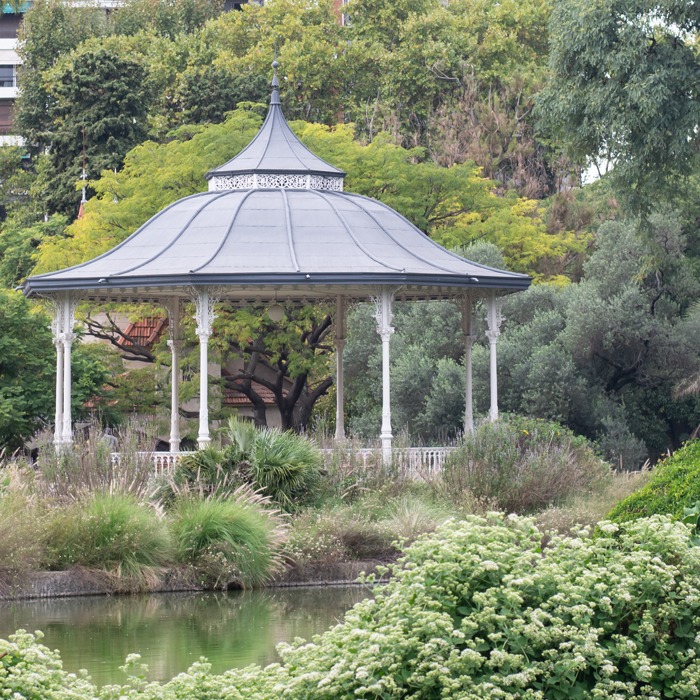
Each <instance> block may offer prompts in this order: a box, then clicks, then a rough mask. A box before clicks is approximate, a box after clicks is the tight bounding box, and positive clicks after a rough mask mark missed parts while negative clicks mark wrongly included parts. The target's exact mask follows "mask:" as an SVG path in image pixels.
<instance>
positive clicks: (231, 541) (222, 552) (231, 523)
mask: <svg viewBox="0 0 700 700" xmlns="http://www.w3.org/2000/svg"><path fill="white" fill-rule="evenodd" d="M170 527H171V530H172V533H173V538H174V541H175V547H176V551H177V558H178V561H179V562H180V563H182V564H186V565H188V566H191V567H193V569H194V570H195V572H196V573H197V576H198V579H199V582H200V583H202V584H205V585H208V586H212V587H215V588H227V587H231V586H240V587H250V586H257V585H260V584H262V583H265V582H266V581H268V580H269V579H270V578H271V577H272V576H273V575H274V574H275V573H277V572H278V571H279V570H280V569H281V568H282V566H283V559H282V554H281V547H282V544H283V542H284V539H285V535H286V529H287V527H286V520H285V519H284V518H283V517H282V516H281V514H280V513H279V511H277V510H275V509H273V508H271V507H270V500H269V499H268V498H266V497H264V496H262V495H260V494H258V493H255V492H254V491H253V490H252V489H250V488H249V487H248V486H241V487H239V488H238V489H236V490H235V491H234V492H233V493H232V494H230V495H228V496H212V497H209V498H206V499H201V498H198V497H196V496H194V495H189V494H186V493H185V494H181V495H180V497H179V498H178V499H177V501H176V502H175V504H174V506H173V508H172V511H171V512H170Z"/></svg>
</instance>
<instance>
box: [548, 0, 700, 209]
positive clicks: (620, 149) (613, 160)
mask: <svg viewBox="0 0 700 700" xmlns="http://www.w3.org/2000/svg"><path fill="white" fill-rule="evenodd" d="M550 28H551V54H550V70H551V75H550V79H549V82H548V85H547V88H546V89H545V90H544V91H543V93H542V94H541V96H540V98H539V112H540V115H541V123H542V127H543V129H545V130H546V132H547V133H549V134H551V135H553V137H554V138H555V139H556V140H557V141H559V142H560V143H562V144H564V147H565V149H566V152H567V153H569V154H570V155H571V157H573V158H574V159H576V160H577V162H579V163H581V164H582V165H583V164H585V163H588V162H593V163H598V164H602V165H603V166H605V164H606V163H607V164H610V165H611V166H612V174H613V176H614V178H615V180H616V182H617V183H618V185H619V186H620V188H619V189H620V193H621V194H622V195H623V196H625V198H626V199H627V200H628V201H629V202H630V204H631V205H632V206H633V207H636V208H639V209H644V210H646V211H649V210H651V209H653V206H652V204H651V202H652V201H653V200H657V201H658V198H659V196H660V195H667V194H668V193H669V192H670V191H672V190H673V188H674V187H676V186H677V181H678V177H679V176H684V175H687V174H689V173H690V172H692V171H693V170H694V169H695V168H696V167H697V154H698V146H700V131H699V129H698V127H699V125H700V93H699V92H698V90H697V86H698V84H699V83H700V53H699V52H698V43H697V42H698V31H699V30H700V15H698V12H697V8H696V7H695V4H694V3H692V2H677V1H676V0H604V1H603V2H596V3H593V4H592V3H590V2H587V1H586V0H557V2H555V4H554V10H553V13H552V18H551V22H550Z"/></svg>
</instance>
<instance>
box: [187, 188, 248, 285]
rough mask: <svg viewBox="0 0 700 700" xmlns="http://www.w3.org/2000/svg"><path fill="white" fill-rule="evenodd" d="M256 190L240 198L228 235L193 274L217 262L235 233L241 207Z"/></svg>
mask: <svg viewBox="0 0 700 700" xmlns="http://www.w3.org/2000/svg"><path fill="white" fill-rule="evenodd" d="M232 191H235V190H229V191H227V192H225V194H229V195H230V194H231V192H232ZM253 192H255V190H248V191H247V192H245V193H244V195H243V196H242V197H241V198H240V200H239V202H238V205H237V206H236V211H234V212H233V216H232V217H231V223H230V224H229V225H228V228H227V229H226V233H225V234H224V237H223V238H222V239H221V242H220V243H219V245H218V246H217V248H216V250H215V251H214V252H213V253H212V254H211V255H210V256H209V258H208V259H207V261H206V262H204V263H202V264H201V265H200V266H199V267H195V268H194V269H192V270H191V272H199V271H200V270H202V269H203V268H205V267H206V266H207V265H211V263H212V262H213V261H214V260H216V258H217V256H218V255H219V253H220V252H221V251H222V250H223V247H224V246H225V245H226V241H228V239H229V236H230V235H231V232H232V231H233V226H234V224H235V223H236V218H237V217H238V213H239V212H240V211H241V207H242V206H243V204H244V202H245V201H246V200H247V199H248V197H250V195H251V194H253Z"/></svg>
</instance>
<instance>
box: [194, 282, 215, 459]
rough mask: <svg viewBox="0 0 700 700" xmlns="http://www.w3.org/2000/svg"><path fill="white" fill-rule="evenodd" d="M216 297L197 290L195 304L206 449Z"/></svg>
mask: <svg viewBox="0 0 700 700" xmlns="http://www.w3.org/2000/svg"><path fill="white" fill-rule="evenodd" d="M215 303H216V299H215V298H214V297H213V296H212V295H211V294H210V293H209V290H208V289H201V290H198V291H197V294H196V296H195V305H196V309H197V312H196V314H195V317H194V318H195V320H196V321H197V336H198V337H199V435H198V436H197V444H198V445H199V449H200V450H202V449H204V448H205V447H206V446H207V445H209V444H210V443H211V437H210V436H209V371H208V367H209V337H210V336H211V328H212V324H213V323H214V304H215Z"/></svg>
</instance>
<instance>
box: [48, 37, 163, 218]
mask: <svg viewBox="0 0 700 700" xmlns="http://www.w3.org/2000/svg"><path fill="white" fill-rule="evenodd" d="M46 79H47V92H48V94H49V96H50V97H51V98H52V99H53V101H54V108H53V110H52V118H53V123H52V128H51V131H50V138H51V145H50V147H49V151H48V161H49V164H50V169H48V170H47V171H46V177H45V178H44V179H43V186H44V188H45V189H44V196H43V200H44V202H45V203H46V207H47V210H48V211H49V213H54V212H58V213H62V214H64V215H66V216H70V217H72V216H75V215H76V214H77V211H78V205H79V202H80V195H79V193H78V192H76V182H77V181H78V179H79V178H80V174H81V170H82V164H83V153H84V154H85V161H86V163H87V164H89V168H90V172H93V173H100V172H102V170H114V169H117V168H119V167H121V165H122V161H123V159H124V156H125V155H126V153H127V152H128V151H130V150H131V149H132V148H133V147H134V146H136V145H137V144H139V143H141V142H142V141H143V140H144V139H145V138H146V134H147V124H146V117H147V114H148V104H149V100H150V94H149V91H148V86H147V84H146V80H147V72H146V69H145V68H144V66H143V65H142V64H141V63H140V62H138V61H135V60H132V59H130V58H127V57H125V56H123V55H120V54H118V53H116V52H113V51H110V50H108V49H106V48H100V47H93V46H90V45H86V47H85V48H84V49H82V50H81V51H79V52H74V53H72V54H70V55H69V56H68V57H67V58H66V59H63V60H61V61H59V62H58V63H57V64H56V65H55V66H54V67H53V69H52V70H51V71H49V72H48V73H46Z"/></svg>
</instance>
